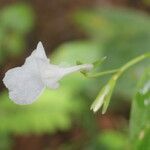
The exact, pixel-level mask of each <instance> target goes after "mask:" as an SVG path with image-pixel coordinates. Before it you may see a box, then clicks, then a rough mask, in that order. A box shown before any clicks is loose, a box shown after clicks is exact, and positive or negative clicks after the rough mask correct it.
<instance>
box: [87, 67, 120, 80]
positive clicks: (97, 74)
mask: <svg viewBox="0 0 150 150" xmlns="http://www.w3.org/2000/svg"><path fill="white" fill-rule="evenodd" d="M115 72H118V69H113V70H108V71H103V72H99V73H95V74H85V76H86V77H88V78H95V77H100V76H103V75H106V74H112V73H115Z"/></svg>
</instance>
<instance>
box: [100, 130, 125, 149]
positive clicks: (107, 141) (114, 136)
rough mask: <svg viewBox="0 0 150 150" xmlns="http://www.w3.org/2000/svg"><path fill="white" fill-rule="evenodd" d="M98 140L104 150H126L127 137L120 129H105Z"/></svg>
mask: <svg viewBox="0 0 150 150" xmlns="http://www.w3.org/2000/svg"><path fill="white" fill-rule="evenodd" d="M98 141H99V144H100V145H101V148H102V149H103V150H126V144H127V137H126V136H125V135H124V134H123V133H121V132H118V131H104V132H102V133H101V134H100V136H99V137H98Z"/></svg>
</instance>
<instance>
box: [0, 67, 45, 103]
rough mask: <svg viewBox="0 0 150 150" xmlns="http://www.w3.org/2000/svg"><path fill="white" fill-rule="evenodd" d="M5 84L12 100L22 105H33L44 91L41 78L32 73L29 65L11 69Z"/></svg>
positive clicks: (6, 76) (5, 78)
mask: <svg viewBox="0 0 150 150" xmlns="http://www.w3.org/2000/svg"><path fill="white" fill-rule="evenodd" d="M3 82H4V84H5V85H6V87H7V88H8V89H9V97H10V99H12V101H14V102H15V103H17V104H21V105H24V104H31V103H33V102H34V101H35V100H36V99H37V97H38V96H39V95H40V94H41V92H42V91H43V89H44V84H43V82H42V81H41V79H40V77H39V76H37V74H35V73H34V72H32V71H31V68H29V65H24V66H22V67H16V68H13V69H10V70H9V71H7V72H6V74H5V77H4V79H3Z"/></svg>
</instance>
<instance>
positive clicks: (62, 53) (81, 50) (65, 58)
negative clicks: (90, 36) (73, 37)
mask: <svg viewBox="0 0 150 150" xmlns="http://www.w3.org/2000/svg"><path fill="white" fill-rule="evenodd" d="M101 53H102V47H101V46H99V45H96V44H95V42H92V41H74V42H68V43H65V44H62V45H61V46H60V47H58V48H57V49H56V50H55V52H54V53H53V55H52V56H51V58H52V61H53V62H54V63H60V62H61V63H64V64H65V63H67V64H66V65H75V63H76V61H80V62H82V63H93V62H94V61H95V60H99V59H100V57H101Z"/></svg>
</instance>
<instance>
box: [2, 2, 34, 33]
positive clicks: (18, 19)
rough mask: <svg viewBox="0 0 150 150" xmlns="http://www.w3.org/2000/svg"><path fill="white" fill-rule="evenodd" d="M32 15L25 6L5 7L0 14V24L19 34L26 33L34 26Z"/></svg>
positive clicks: (21, 4) (27, 6) (30, 10)
mask: <svg viewBox="0 0 150 150" xmlns="http://www.w3.org/2000/svg"><path fill="white" fill-rule="evenodd" d="M33 18H34V13H33V11H32V9H31V7H30V6H29V5H27V4H23V3H20V4H14V5H10V6H7V7H5V8H4V9H2V10H1V12H0V22H1V24H2V26H4V27H5V28H7V29H10V31H11V30H15V31H16V32H19V33H26V32H29V31H30V30H31V28H32V27H33V24H34V19H33Z"/></svg>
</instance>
